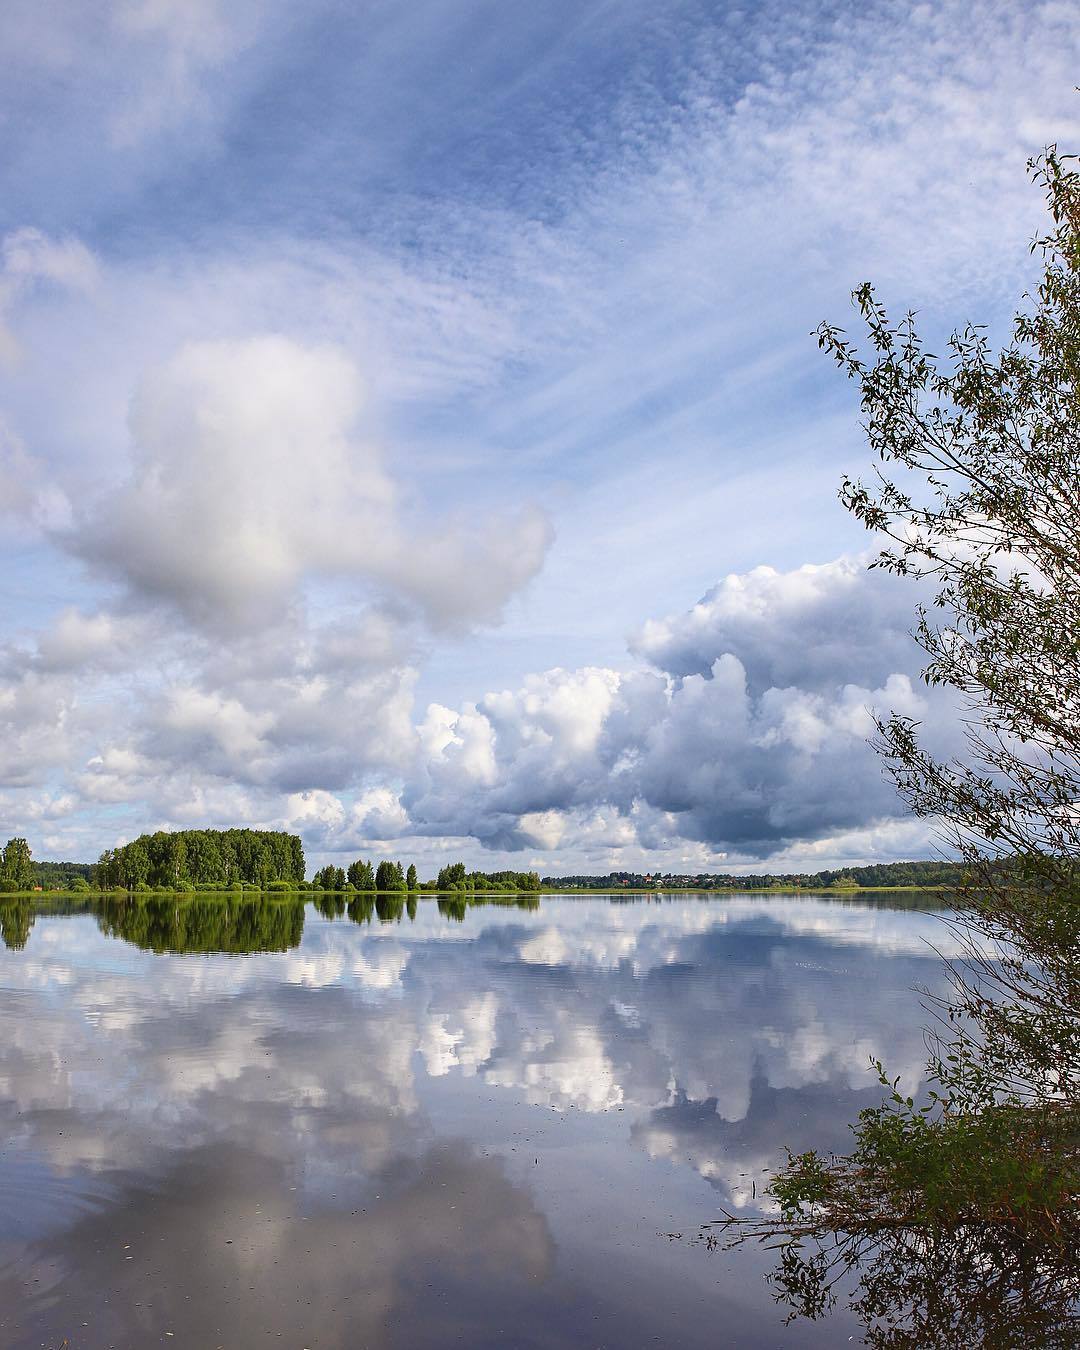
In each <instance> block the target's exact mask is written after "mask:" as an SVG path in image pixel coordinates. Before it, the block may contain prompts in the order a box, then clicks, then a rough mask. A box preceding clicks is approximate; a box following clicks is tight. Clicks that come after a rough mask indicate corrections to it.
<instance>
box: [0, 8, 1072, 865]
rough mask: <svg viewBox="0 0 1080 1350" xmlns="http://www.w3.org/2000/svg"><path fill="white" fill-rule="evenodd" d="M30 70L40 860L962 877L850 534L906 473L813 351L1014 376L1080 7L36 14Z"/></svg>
mask: <svg viewBox="0 0 1080 1350" xmlns="http://www.w3.org/2000/svg"><path fill="white" fill-rule="evenodd" d="M0 33H2V37H3V41H2V42H0V51H2V52H3V53H4V54H3V56H0V74H2V75H3V78H2V79H0V119H2V122H3V125H4V126H5V127H6V128H7V133H8V134H7V137H6V139H7V140H8V142H9V148H10V154H9V157H8V160H7V164H6V167H5V168H4V169H3V170H2V172H0V182H2V185H3V191H2V192H0V512H2V513H3V515H4V526H5V528H4V530H3V534H2V539H0V550H2V553H3V567H4V577H5V584H4V586H3V587H2V588H0V605H2V611H0V612H2V614H3V619H4V632H5V634H6V640H5V641H4V644H3V647H2V650H0V736H2V744H3V747H4V754H3V756H2V758H0V832H2V831H3V830H7V832H8V833H9V834H10V833H20V834H26V835H27V836H28V837H29V838H30V840H31V843H32V846H33V847H34V850H35V853H36V854H37V855H38V856H61V855H63V856H68V857H89V856H94V855H96V852H97V851H98V850H99V849H100V848H102V847H105V846H108V845H111V844H113V843H115V842H117V841H119V840H122V839H125V838H128V837H131V836H132V835H134V834H136V833H138V832H139V831H141V830H142V829H146V828H155V827H158V826H164V827H168V826H191V825H200V824H203V825H217V824H225V823H229V824H233V823H255V824H273V825H275V826H286V827H292V828H296V829H299V830H301V831H302V832H303V834H304V836H305V839H306V842H307V845H308V851H309V856H313V857H321V856H323V855H326V856H330V855H337V854H340V853H342V852H349V853H352V854H355V853H357V852H365V853H371V852H379V851H386V852H394V853H400V854H407V855H408V856H409V857H412V858H415V859H416V860H417V862H418V864H420V865H421V868H422V869H423V866H424V865H425V864H427V863H430V864H432V865H434V864H435V862H436V861H438V860H441V859H443V858H445V857H446V856H447V855H448V854H449V853H453V854H454V855H455V856H464V857H467V858H468V859H469V860H470V861H471V862H473V863H475V864H476V865H479V866H487V867H496V866H498V865H500V863H501V862H504V861H505V862H511V861H512V862H513V864H514V865H516V866H520V865H521V864H522V862H523V861H527V862H528V864H529V865H531V866H536V867H538V868H540V869H541V870H545V871H549V870H562V871H575V870H584V871H606V870H608V869H609V868H612V867H636V866H639V865H642V864H649V865H659V866H665V867H672V868H675V869H678V870H681V869H682V868H683V867H695V868H697V867H708V868H721V867H731V866H736V865H738V866H747V867H756V866H768V867H769V868H774V869H775V868H779V867H784V868H790V869H794V868H797V867H801V866H813V867H817V866H822V865H826V864H828V863H832V862H834V861H842V860H856V859H862V858H870V857H873V858H883V859H887V858H890V857H900V856H912V855H914V854H925V853H926V852H927V850H928V849H929V848H930V847H931V837H930V834H929V832H928V829H927V826H926V825H925V824H924V823H922V822H917V821H913V820H911V819H910V818H908V817H907V816H906V814H905V813H904V810H903V808H902V806H901V804H900V803H899V801H898V800H897V799H896V797H895V795H894V793H893V791H892V788H891V786H890V785H889V784H888V783H887V782H886V781H885V779H884V778H883V776H882V773H881V769H880V766H879V765H878V763H877V762H876V760H875V758H874V756H873V753H872V751H871V750H870V749H869V748H868V747H867V746H866V738H867V735H868V733H869V731H870V729H871V726H872V722H871V715H870V711H869V710H870V709H878V710H886V709H894V710H896V711H902V712H905V713H908V714H910V715H911V716H914V717H916V718H918V719H919V720H921V721H922V722H923V724H924V726H925V727H926V729H927V734H928V735H930V736H931V737H933V739H934V743H935V744H936V745H937V746H938V747H939V748H941V749H942V750H943V751H944V752H946V753H947V752H948V751H949V749H950V748H951V747H952V746H953V745H954V744H955V740H954V738H955V736H956V730H955V725H954V719H953V716H952V711H951V709H950V707H949V706H948V704H947V702H946V701H945V700H944V699H943V698H942V697H941V696H940V695H937V694H935V693H934V692H933V691H927V690H926V689H925V688H924V687H922V686H921V684H920V683H919V681H918V660H917V651H916V649H915V648H914V645H913V644H912V642H911V640H910V638H909V636H908V629H909V628H910V626H911V622H912V615H913V608H914V603H915V600H916V596H915V595H914V594H913V592H912V590H911V588H910V587H909V586H905V585H904V584H903V583H899V582H896V581H894V580H891V579H889V578H887V577H882V576H880V575H878V574H876V573H871V574H868V573H867V572H866V571H865V565H864V564H865V556H864V554H863V550H864V549H865V547H866V540H865V539H864V538H863V537H862V536H861V535H860V533H859V532H858V530H857V528H856V527H855V525H854V523H853V522H851V521H849V520H848V519H847V518H846V517H845V516H844V513H843V512H842V510H841V509H840V508H839V507H838V506H837V505H836V503H835V488H836V484H837V482H838V480H839V477H840V475H841V473H843V472H845V471H847V472H856V473H857V472H859V470H860V469H861V467H862V466H863V464H864V463H865V452H864V450H863V447H862V445H861V443H860V433H859V430H858V426H857V419H856V416H855V409H854V407H853V401H852V391H851V390H849V389H845V388H844V387H843V386H842V383H840V382H838V380H837V378H836V377H835V374H834V373H833V372H831V371H830V369H829V368H828V367H826V366H824V365H823V363H822V362H821V359H820V357H819V355H818V354H817V352H816V350H815V348H814V344H813V342H812V340H811V339H810V338H809V336H808V334H809V332H810V331H811V330H812V329H813V327H814V326H815V325H816V323H817V322H818V321H819V320H820V319H821V318H822V317H824V316H830V317H836V316H842V314H843V300H844V296H845V295H846V293H847V291H848V290H849V289H850V287H851V286H852V285H853V284H855V283H857V282H858V281H861V280H862V279H863V278H864V277H865V276H870V277H873V278H875V279H876V280H877V281H878V282H879V284H880V286H881V288H882V290H883V292H884V295H885V298H886V300H889V301H891V302H893V303H894V304H896V305H897V306H907V305H911V306H912V307H915V308H918V309H919V310H920V311H921V314H922V316H923V321H924V323H925V325H926V327H927V328H928V329H929V331H930V332H931V333H932V334H934V333H940V332H942V331H943V330H944V328H945V327H946V326H951V325H952V324H953V323H955V322H961V321H965V320H967V319H975V320H981V321H984V322H987V323H989V324H990V325H991V327H992V329H994V330H995V331H1002V329H1003V325H1004V323H1005V321H1006V319H1007V317H1008V314H1009V313H1010V311H1011V308H1012V307H1013V305H1014V304H1015V301H1016V298H1017V297H1018V295H1019V294H1020V292H1021V291H1022V290H1023V288H1024V285H1025V283H1026V282H1027V280H1028V279H1029V274H1028V272H1027V271H1026V267H1027V265H1028V264H1027V252H1026V245H1027V242H1028V241H1029V239H1030V238H1031V236H1032V235H1033V234H1034V233H1035V231H1036V230H1037V228H1038V225H1039V213H1040V205H1041V204H1040V201H1039V198H1038V194H1037V192H1035V191H1034V190H1033V189H1032V188H1031V187H1030V185H1029V184H1028V183H1027V181H1026V179H1025V176H1024V161H1025V159H1026V158H1027V156H1028V155H1030V154H1032V153H1035V152H1037V151H1038V150H1039V149H1040V148H1041V147H1042V146H1043V145H1044V144H1045V143H1047V142H1049V141H1057V142H1059V143H1060V144H1062V146H1063V147H1066V148H1068V147H1069V146H1070V145H1076V144H1080V134H1078V132H1080V127H1078V117H1077V104H1076V95H1075V93H1074V92H1073V77H1072V71H1073V70H1074V69H1075V66H1076V59H1077V57H1078V55H1080V23H1078V22H1077V20H1076V16H1075V14H1074V13H1073V11H1072V10H1071V8H1070V7H1068V6H1063V5H1060V4H1056V3H1042V4H1030V5H1022V6H1021V5H1015V4H1002V3H991V2H990V0H983V2H982V3H976V4H974V5H971V4H963V5H961V4H959V3H943V4H940V5H936V6H927V5H921V4H903V5H896V6H889V7H877V6H872V7H869V8H868V7H863V6H854V5H850V4H847V3H832V4H814V3H810V4H797V3H792V2H790V0H789V2H788V3H765V4H762V5H760V6H756V7H754V9H753V11H752V12H750V11H746V10H745V9H736V8H729V7H727V6H724V5H721V4H711V3H707V2H706V0H680V2H679V3H677V4H675V5H673V6H669V7H667V8H666V9H665V11H664V13H663V14H661V15H657V14H656V13H655V10H654V7H649V6H646V5H644V4H641V3H638V0H630V2H629V3H627V4H625V5H623V6H621V7H620V8H619V11H618V14H617V15H613V13H612V12H611V10H610V8H609V7H607V6H604V5H602V4H600V3H595V4H586V5H584V6H582V5H580V4H578V5H575V6H571V5H569V3H562V2H561V0H559V2H558V3H555V4H553V5H550V6H545V7H543V11H542V12H533V11H531V10H526V9H525V8H524V7H518V6H513V7H507V6H502V5H497V4H495V3H493V0H467V2H466V3H465V4H463V5H460V6H455V7H454V8H453V10H452V11H451V10H448V9H447V8H446V7H445V6H441V5H437V4H435V3H432V2H431V0H420V2H419V3H417V4H415V5H411V6H409V7H407V9H404V10H403V9H401V8H400V7H397V6H389V5H385V4H382V3H375V2H374V0H372V3H367V4H365V5H363V6H361V7H360V8H359V9H354V10H350V11H348V12H345V11H343V10H342V9H341V7H340V6H337V5H335V4H332V3H330V2H329V0H326V3H316V4H313V5H310V6H305V7H304V9H303V11H302V12H298V11H297V10H296V8H295V7H293V6H286V5H284V4H283V3H278V2H277V0H266V3H263V4H259V5H255V4H239V5H236V4H230V5H225V4H223V3H219V2H218V0H201V2H200V3H199V4H191V3H187V2H186V0H185V3H175V2H174V0H153V3H150V2H149V0H112V2H111V3H106V0H102V3H100V4H95V5H93V6H85V5H77V4H74V3H71V4H60V5H54V6H50V7H49V9H48V13H47V14H46V13H45V12H44V11H43V10H42V8H41V7H40V6H37V5H33V4H31V3H29V0H14V2H13V3H12V4H10V5H8V6H6V7H5V12H4V15H3V16H2V17H0ZM988 202H992V203H993V210H987V203H988ZM717 578H722V579H721V580H719V581H718V580H717ZM694 597H700V599H698V600H697V602H696V603H694ZM664 616H666V617H664Z"/></svg>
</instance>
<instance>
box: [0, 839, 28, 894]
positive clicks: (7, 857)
mask: <svg viewBox="0 0 1080 1350" xmlns="http://www.w3.org/2000/svg"><path fill="white" fill-rule="evenodd" d="M0 876H3V877H5V878H6V879H7V880H8V881H13V882H14V883H15V888H16V890H20V891H27V890H29V889H30V888H31V886H32V885H33V884H34V864H33V861H32V858H31V854H30V845H29V844H28V843H27V842H26V840H25V839H22V838H15V839H9V840H8V841H7V843H6V844H5V845H4V851H3V853H2V854H0Z"/></svg>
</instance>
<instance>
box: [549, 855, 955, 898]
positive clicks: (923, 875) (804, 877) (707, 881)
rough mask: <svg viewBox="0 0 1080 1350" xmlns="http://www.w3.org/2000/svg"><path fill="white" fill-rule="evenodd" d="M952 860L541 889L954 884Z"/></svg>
mask: <svg viewBox="0 0 1080 1350" xmlns="http://www.w3.org/2000/svg"><path fill="white" fill-rule="evenodd" d="M963 873H964V869H963V866H962V864H960V863H955V862H895V863H870V864H868V865H867V866H866V867H845V868H843V869H840V868H836V869H834V870H826V871H824V872H782V873H756V874H753V875H750V874H747V875H743V876H734V875H731V874H730V873H726V872H699V873H673V872H608V873H606V874H605V875H604V876H569V877H544V878H543V881H542V885H544V886H546V887H553V888H556V889H559V890H575V889H579V890H621V889H623V888H630V889H633V890H649V889H652V888H654V887H659V888H661V889H663V888H667V889H675V888H680V887H681V888H694V889H697V890H703V891H704V890H708V891H715V890H736V891H740V890H762V889H769V888H775V887H778V886H783V887H790V888H797V889H800V890H824V889H826V888H830V889H840V890H842V889H844V888H845V887H855V886H931V887H933V886H956V885H958V884H959V882H960V880H961V878H962V877H963Z"/></svg>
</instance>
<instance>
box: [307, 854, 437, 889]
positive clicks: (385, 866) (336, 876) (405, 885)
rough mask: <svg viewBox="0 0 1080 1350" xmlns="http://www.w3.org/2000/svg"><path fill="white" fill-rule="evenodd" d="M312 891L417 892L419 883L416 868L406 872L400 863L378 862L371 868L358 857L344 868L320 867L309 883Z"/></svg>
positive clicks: (330, 865) (369, 864)
mask: <svg viewBox="0 0 1080 1350" xmlns="http://www.w3.org/2000/svg"><path fill="white" fill-rule="evenodd" d="M311 889H312V890H314V891H331V892H334V891H346V892H347V891H360V892H363V893H366V894H374V893H375V892H376V891H381V892H384V893H390V892H395V891H401V892H409V891H418V890H419V889H420V883H419V881H417V878H416V868H415V867H414V866H413V865H412V863H410V864H409V867H408V870H407V871H406V870H405V869H404V868H403V867H402V866H401V863H399V862H388V861H386V860H384V861H382V862H380V863H379V864H378V866H373V865H372V864H371V863H370V862H365V861H364V859H363V858H357V859H356V861H355V862H351V863H350V864H349V866H348V867H347V868H346V867H335V866H334V865H333V864H332V863H331V864H328V865H327V866H326V867H323V868H321V869H320V870H319V871H318V872H316V873H315V875H314V877H313V878H312V880H311Z"/></svg>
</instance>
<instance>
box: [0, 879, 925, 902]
mask: <svg viewBox="0 0 1080 1350" xmlns="http://www.w3.org/2000/svg"><path fill="white" fill-rule="evenodd" d="M948 889H949V888H948V887H946V886H717V887H713V888H705V887H701V886H661V887H632V886H601V887H594V888H586V887H583V886H573V887H564V888H561V889H556V888H549V887H544V888H542V889H541V890H539V891H497V890H490V891H433V890H427V889H424V890H415V891H326V890H315V889H314V888H312V887H310V886H304V887H295V888H294V887H274V888H273V889H267V890H263V889H261V888H260V887H258V886H252V885H250V884H245V885H244V888H243V890H233V889H232V888H231V887H229V886H222V887H220V888H216V889H213V890H196V891H189V890H175V891H172V890H150V891H128V890H121V889H112V890H107V891H99V890H95V889H94V888H91V889H90V890H56V889H53V890H43V889H41V888H35V889H34V890H29V891H5V892H0V904H3V903H4V902H5V901H9V900H37V901H45V900H101V899H105V898H111V899H114V900H119V899H121V898H123V899H134V900H149V899H153V898H154V897H157V898H158V899H161V898H164V897H165V896H171V897H172V898H174V899H177V900H181V899H182V900H192V899H199V898H203V899H206V898H210V899H230V900H232V899H239V898H242V897H245V896H266V897H268V898H270V899H294V898H296V897H303V896H309V895H310V896H315V895H340V896H348V897H349V898H350V899H353V898H357V897H359V896H380V895H383V896H401V897H413V898H415V899H419V900H424V899H429V900H491V899H504V898H505V899H520V898H522V897H532V898H538V897H540V896H545V895H558V896H574V895H584V896H594V895H615V896H623V895H633V896H657V897H659V896H668V895H708V896H724V895H805V896H815V897H824V898H826V899H830V898H833V897H835V896H847V895H944V894H946V893H947V892H948Z"/></svg>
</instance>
